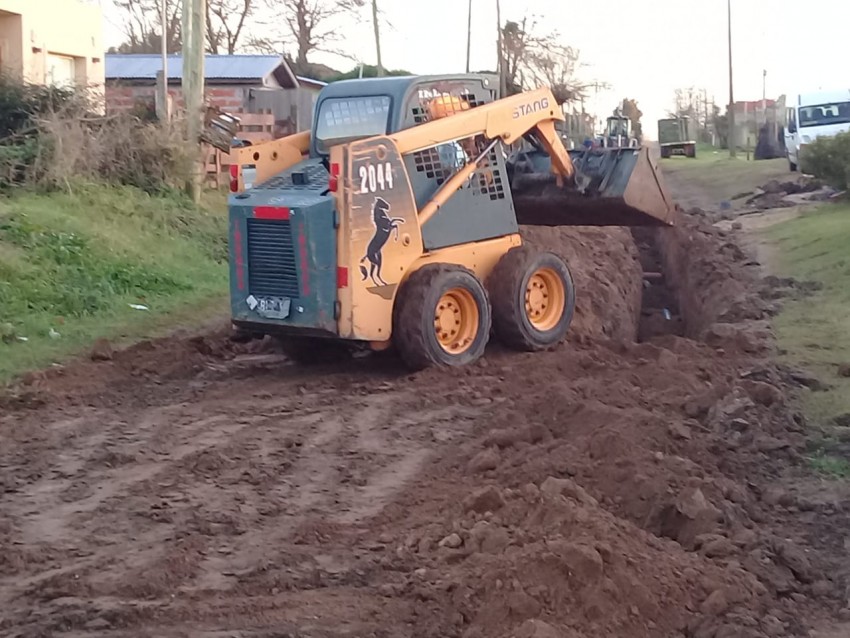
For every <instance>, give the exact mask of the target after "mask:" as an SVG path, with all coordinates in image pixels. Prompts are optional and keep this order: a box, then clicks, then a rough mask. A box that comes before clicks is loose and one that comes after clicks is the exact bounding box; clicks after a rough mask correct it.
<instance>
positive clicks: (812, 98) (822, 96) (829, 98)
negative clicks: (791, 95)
mask: <svg viewBox="0 0 850 638" xmlns="http://www.w3.org/2000/svg"><path fill="white" fill-rule="evenodd" d="M796 97H797V99H796V100H794V102H793V104H794V105H795V106H816V105H818V104H828V103H830V102H850V89H833V90H831V91H812V92H809V93H800V94H798V95H797V96H796Z"/></svg>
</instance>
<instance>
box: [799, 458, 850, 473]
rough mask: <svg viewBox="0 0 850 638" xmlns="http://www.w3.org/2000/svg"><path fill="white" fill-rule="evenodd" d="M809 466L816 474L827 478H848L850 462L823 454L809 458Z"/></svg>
mask: <svg viewBox="0 0 850 638" xmlns="http://www.w3.org/2000/svg"><path fill="white" fill-rule="evenodd" d="M809 465H810V466H811V467H812V469H813V470H815V471H816V472H818V473H820V474H823V475H825V476H827V477H829V478H842V479H846V478H850V461H848V460H847V459H845V458H842V457H840V456H832V455H830V454H823V455H820V456H813V457H810V458H809Z"/></svg>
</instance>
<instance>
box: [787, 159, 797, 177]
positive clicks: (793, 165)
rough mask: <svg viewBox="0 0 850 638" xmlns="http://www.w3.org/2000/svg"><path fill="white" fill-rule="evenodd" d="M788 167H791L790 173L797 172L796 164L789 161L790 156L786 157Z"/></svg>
mask: <svg viewBox="0 0 850 638" xmlns="http://www.w3.org/2000/svg"><path fill="white" fill-rule="evenodd" d="M788 168H789V169H791V172H792V173H796V172H797V165H796V164H795V163H794V162H792V161H791V158H790V157H789V158H788Z"/></svg>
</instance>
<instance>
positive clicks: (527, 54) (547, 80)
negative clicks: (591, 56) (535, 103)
mask: <svg viewBox="0 0 850 638" xmlns="http://www.w3.org/2000/svg"><path fill="white" fill-rule="evenodd" d="M535 26H536V25H535V24H534V23H529V20H528V18H523V19H522V21H521V22H514V21H510V20H509V21H507V22H505V26H504V27H503V29H502V49H503V51H502V56H503V57H502V59H503V61H504V73H505V80H506V87H507V92H508V94H512V93H518V92H520V91H522V90H524V89H532V88H537V87H538V86H540V85H542V84H545V85H546V86H548V87H550V88H551V89H552V93H553V94H554V95H555V98H556V99H557V100H558V103H559V104H565V103H571V102H577V101H580V100H582V99H583V98H584V97H585V96H586V93H587V90H588V88H589V87H590V86H591V85H590V84H587V83H583V82H581V81H579V79H578V77H577V74H578V70H579V69H580V68H581V66H582V65H581V62H580V55H579V51H578V49H574V48H573V47H570V46H566V45H563V44H561V43H560V42H559V40H560V36H559V35H558V33H557V32H550V33H545V34H542V35H541V34H537V33H535V31H536V29H535Z"/></svg>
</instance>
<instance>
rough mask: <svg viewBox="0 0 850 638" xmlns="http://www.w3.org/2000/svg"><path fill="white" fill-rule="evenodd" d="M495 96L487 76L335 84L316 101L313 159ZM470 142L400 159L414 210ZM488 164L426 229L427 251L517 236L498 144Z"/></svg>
mask: <svg viewBox="0 0 850 638" xmlns="http://www.w3.org/2000/svg"><path fill="white" fill-rule="evenodd" d="M498 97H499V92H498V79H497V78H495V77H493V76H490V75H486V74H479V75H456V76H455V75H445V76H404V77H392V78H370V79H368V80H363V79H359V80H344V81H340V82H334V83H332V84H330V85H328V86H327V87H325V88H324V89H323V90H322V92H321V94H320V95H319V98H318V100H317V103H316V111H315V115H316V116H315V118H314V125H313V134H312V141H311V155H312V156H313V157H322V158H326V157H327V156H328V153H329V149H330V147H331V146H333V145H337V144H344V143H347V142H351V141H354V140H357V139H362V138H367V137H372V136H375V135H383V134H392V133H395V132H398V131H402V130H406V129H410V128H413V127H415V126H418V125H420V124H425V123H426V122H429V121H430V120H432V119H434V118H437V117H445V116H449V115H452V114H453V113H454V112H459V111H463V110H468V109H473V108H476V107H478V106H481V105H483V104H488V103H490V102H492V101H494V100H496V99H498ZM467 142H471V140H467V141H466V142H465V141H463V140H457V141H449V142H445V143H442V144H435V145H433V146H431V147H428V148H425V149H423V150H421V151H416V152H414V153H411V154H409V155H406V156H405V157H404V160H403V161H404V165H405V169H406V172H407V176H408V179H409V180H410V185H411V189H412V190H413V195H414V200H415V203H416V206H417V208H421V207H422V206H424V205H425V204H426V203H427V202H428V201H429V200H430V199H431V198H432V197H433V195H434V194H435V193H436V192H437V190H438V189H439V188H440V186H441V185H442V184H443V183H444V182H445V181H446V180H447V179H448V178H449V177H450V176H451V175H452V174H453V173H454V172H455V171H456V170H457V169H459V168H460V167H462V166H463V165H464V164H465V163H466V162H467V161H469V160H470V159H472V158H471V157H470V155H471V154H474V153H475V152H476V151H475V149H474V148H473V146H472V145H471V144H469V143H467ZM486 165H487V166H486V167H484V166H482V168H481V169H480V170H479V171H476V173H475V174H474V175H473V177H472V179H470V180H469V182H468V183H467V184H466V185H464V186H463V187H462V188H461V190H460V192H458V193H457V194H456V195H455V196H453V197H452V199H451V200H450V201H449V202H447V203H446V205H445V206H444V207H443V208H442V209H441V210H440V212H439V213H437V214H436V215H435V216H434V217H433V218H432V219H430V220H429V221H428V222H427V223H426V224H425V225H424V226H423V228H422V238H423V241H424V244H425V248H426V249H427V250H436V249H439V248H445V247H448V246H453V245H460V244H464V243H467V242H470V241H476V240H480V239H487V238H490V237H499V236H502V235H506V234H511V233H515V232H517V230H518V226H517V224H516V218H515V214H514V210H513V204H512V202H511V199H510V193H509V191H508V178H507V167H506V154H505V152H504V149H503V148H502V146H501V145H498V146H497V147H496V148H494V149H493V150H491V151H490V153H489V155H488V157H487V160H486ZM355 178H356V176H355Z"/></svg>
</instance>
